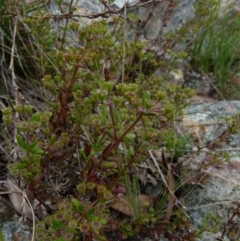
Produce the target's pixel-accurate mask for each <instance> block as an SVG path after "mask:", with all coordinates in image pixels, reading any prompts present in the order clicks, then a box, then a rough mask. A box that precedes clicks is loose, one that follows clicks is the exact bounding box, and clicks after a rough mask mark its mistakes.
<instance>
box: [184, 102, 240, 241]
mask: <svg viewBox="0 0 240 241" xmlns="http://www.w3.org/2000/svg"><path fill="white" fill-rule="evenodd" d="M239 113H240V102H239V101H218V102H215V103H213V104H210V105H209V104H199V105H193V106H189V107H188V108H186V110H185V116H184V118H183V122H182V123H183V129H184V131H186V132H188V133H190V134H191V135H192V136H195V137H197V138H196V140H197V141H198V143H200V146H204V145H206V143H207V142H210V143H211V142H214V141H215V140H217V139H218V138H220V137H221V136H222V135H223V133H226V131H227V130H228V126H229V123H227V122H226V119H225V117H233V116H235V115H237V114H239ZM239 137H240V131H239V130H238V132H237V133H236V134H231V133H229V135H228V138H227V140H226V141H225V140H224V139H223V140H221V145H219V146H218V145H216V146H212V147H211V150H210V149H208V148H205V149H202V150H200V155H199V154H197V153H198V152H195V153H193V154H192V155H191V157H189V160H188V165H189V166H190V167H191V170H193V171H192V177H193V179H194V178H195V180H196V179H197V181H195V184H187V185H184V186H183V192H182V196H181V201H182V202H183V203H184V205H185V207H186V210H187V213H188V214H189V216H190V218H191V221H192V223H193V225H194V227H196V228H197V229H200V228H201V227H202V225H203V220H204V219H206V218H209V217H210V216H211V215H212V216H215V217H216V219H215V220H211V221H209V225H208V228H209V230H208V231H207V232H204V233H203V237H202V238H201V239H199V241H200V240H203V241H205V240H206V241H207V240H209V241H212V240H216V238H217V237H218V238H220V237H221V235H222V233H223V229H224V227H225V225H226V224H227V223H228V220H229V218H230V216H231V213H233V212H234V210H235V209H236V207H237V204H238V203H239V200H240V149H239V148H238V146H239V144H238V143H239V140H240V139H239ZM220 151H225V152H226V153H227V154H228V155H229V160H228V161H227V160H225V157H224V155H223V153H221V154H218V161H215V162H214V158H212V155H210V153H220ZM216 160H217V159H216ZM185 164H187V162H186V163H185ZM208 164H209V165H208ZM204 165H205V166H204ZM194 170H195V172H194ZM199 170H201V171H199ZM189 173H190V172H189V170H188V171H187V173H186V177H188V178H189ZM183 176H184V175H183ZM186 182H188V183H190V182H191V181H189V180H188V181H187V180H186ZM196 184H199V185H196ZM209 215H210V216H209ZM216 220H217V221H216ZM239 221H240V220H239V217H238V216H236V217H235V218H234V220H233V221H232V223H231V224H229V226H228V228H227V231H226V233H225V235H224V240H226V241H227V240H231V239H230V238H229V236H230V234H229V232H230V230H231V229H232V228H233V226H234V225H237V223H238V222H239ZM214 222H215V224H216V225H215V226H214ZM211 225H212V226H211Z"/></svg>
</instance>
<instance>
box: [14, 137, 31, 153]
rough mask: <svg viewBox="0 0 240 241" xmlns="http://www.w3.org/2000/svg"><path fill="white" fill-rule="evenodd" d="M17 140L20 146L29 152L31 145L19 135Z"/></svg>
mask: <svg viewBox="0 0 240 241" xmlns="http://www.w3.org/2000/svg"><path fill="white" fill-rule="evenodd" d="M16 138H17V142H18V144H19V146H21V147H22V148H23V149H24V150H26V151H28V150H29V145H28V144H27V143H26V142H25V141H24V140H23V138H22V137H21V136H20V135H19V134H17V135H16Z"/></svg>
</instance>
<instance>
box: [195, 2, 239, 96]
mask: <svg viewBox="0 0 240 241" xmlns="http://www.w3.org/2000/svg"><path fill="white" fill-rule="evenodd" d="M196 9H197V16H196V17H195V18H194V20H193V21H194V23H193V22H192V24H193V25H194V27H193V30H194V29H195V31H194V32H195V37H194V38H193V41H192V44H191V45H190V46H191V51H190V57H191V64H192V66H193V68H194V69H195V70H198V71H199V70H201V71H203V72H204V73H209V72H211V73H213V74H214V76H215V78H216V87H217V88H218V89H219V90H220V92H221V93H222V94H223V96H224V97H226V98H228V99H230V98H236V97H237V96H236V92H238V91H239V84H238V81H237V79H236V77H234V76H236V75H237V74H238V73H239V66H238V59H239V51H240V44H239V37H240V32H239V27H238V26H239V23H240V19H239V14H234V12H233V10H232V6H230V7H229V8H228V9H225V11H224V12H223V13H222V14H221V15H220V13H219V11H220V1H215V0H211V1H198V2H197V3H196ZM206 9H208V10H207V11H206ZM209 9H210V10H209ZM196 22H197V24H196ZM190 24H191V23H190Z"/></svg>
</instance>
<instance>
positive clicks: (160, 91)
mask: <svg viewBox="0 0 240 241" xmlns="http://www.w3.org/2000/svg"><path fill="white" fill-rule="evenodd" d="M70 10H71V7H70V8H69V12H70ZM38 14H40V15H38ZM41 16H42V12H41V11H39V12H38V11H33V13H32V14H31V15H27V14H26V15H24V18H23V19H22V20H21V23H22V26H25V30H26V29H27V31H29V32H27V33H26V34H27V36H28V37H29V42H27V43H28V44H31V43H33V40H32V39H34V46H37V50H39V52H36V55H37V54H38V53H41V55H40V57H39V56H38V57H37V58H36V59H37V60H36V62H34V68H35V69H41V74H40V75H38V76H37V77H42V78H41V83H38V84H39V85H41V86H42V87H43V88H44V90H45V91H48V95H49V96H50V97H49V99H48V98H46V99H45V102H46V107H45V110H43V111H36V109H35V107H34V106H32V105H30V104H28V105H26V104H22V103H16V104H15V105H14V106H13V107H8V108H5V109H3V110H2V111H3V120H4V122H5V123H6V124H12V125H13V127H14V129H15V130H16V136H15V137H16V140H17V144H18V145H19V147H21V152H18V153H17V154H18V159H17V160H15V162H13V163H11V164H9V165H8V169H9V172H10V174H11V175H12V176H14V177H19V176H21V177H22V179H23V180H24V182H25V184H26V188H27V192H28V194H29V196H31V197H34V199H36V200H38V202H39V205H38V207H37V212H38V216H39V218H40V219H41V221H39V222H38V223H37V224H36V239H37V240H58V241H61V240H93V239H95V240H107V238H106V235H105V232H106V231H108V230H113V229H114V230H117V231H118V232H119V235H120V237H122V238H126V237H129V236H133V235H134V234H135V233H137V232H139V231H140V230H141V229H142V228H144V229H149V230H152V229H156V230H158V231H156V232H157V234H160V233H164V232H166V231H169V232H170V231H173V230H172V229H171V225H170V223H171V222H172V221H171V220H170V217H171V216H172V213H173V212H175V211H174V210H173V205H174V204H173V202H172V201H173V196H174V194H173V193H174V186H170V188H169V187H165V188H163V190H164V191H163V192H162V193H161V194H160V195H158V196H157V197H152V198H150V200H148V201H146V200H145V199H144V201H142V203H141V202H140V201H139V199H138V198H140V194H141V192H140V187H139V180H138V179H137V174H138V172H139V169H138V166H139V165H140V164H142V163H143V162H144V161H145V160H146V159H147V158H148V156H149V154H148V151H149V150H154V149H156V150H157V149H159V148H160V147H164V146H166V148H168V149H170V150H171V151H172V150H173V149H174V148H175V144H174V143H173V141H172V139H175V141H176V143H177V146H180V147H182V146H184V144H183V143H182V141H181V140H183V142H184V143H186V138H182V139H181V138H178V137H177V136H176V135H174V134H173V131H172V129H173V125H174V121H176V120H180V119H181V116H182V114H183V109H184V108H185V107H186V100H187V99H188V98H189V97H191V96H192V95H193V91H191V90H190V89H182V88H181V86H177V85H172V84H164V82H163V79H162V78H160V77H156V76H155V75H154V74H153V73H152V72H151V71H147V72H146V73H145V72H144V71H143V69H144V68H143V67H144V63H148V64H150V65H151V66H153V67H154V68H156V67H161V61H159V62H156V60H155V59H154V58H153V54H152V53H151V52H147V51H146V50H145V49H146V46H145V44H144V43H142V42H141V41H134V42H133V41H128V40H127V39H125V34H124V24H125V22H124V21H126V20H124V19H122V18H114V24H113V26H114V27H112V28H109V25H108V23H107V21H105V20H99V21H95V22H93V23H92V24H89V25H87V26H82V25H80V24H79V23H78V22H74V21H69V22H68V21H67V22H66V26H65V27H64V29H63V31H62V38H60V39H57V38H56V36H55V35H54V34H53V33H52V32H51V26H50V22H49V21H47V20H49V16H48V15H47V16H46V18H42V17H41ZM26 26H27V28H26ZM40 26H44V28H42V27H40ZM40 30H41V31H40ZM68 33H71V34H72V35H73V36H74V37H75V41H76V42H75V44H74V45H73V44H71V43H70V42H69V36H68ZM30 37H31V39H30ZM14 44H15V43H14ZM32 46H33V45H32ZM34 49H35V48H34ZM25 54H26V55H27V56H28V52H26V53H25ZM23 56H25V55H23ZM10 57H12V56H10ZM28 57H30V56H28ZM30 58H32V57H30ZM25 60H26V61H28V60H27V59H25ZM133 60H134V61H133ZM164 66H165V64H164ZM41 75H42V76H41ZM16 91H18V90H16ZM169 136H170V137H171V138H169ZM177 155H179V154H176V156H177ZM172 158H173V157H172ZM159 162H161V160H159ZM162 162H164V163H162V164H160V165H162V166H163V167H164V172H163V175H164V176H166V177H167V176H168V175H170V171H169V170H170V169H168V167H169V166H168V164H167V162H168V160H167V159H166V158H165V157H164V154H163V155H162ZM168 178H169V177H168ZM173 179H174V177H173V176H171V181H173ZM120 195H122V196H127V199H124V200H125V203H127V205H128V206H130V210H131V212H130V215H125V216H124V217H115V216H114V211H113V209H114V205H115V204H116V203H118V200H119V198H118V196H120ZM169 208H170V209H169ZM45 212H46V213H45ZM181 212H182V209H181V208H179V209H178V210H177V211H176V213H177V214H176V215H175V216H176V217H177V219H175V220H177V221H176V223H175V229H179V234H178V235H180V233H181V231H182V229H181V227H183V224H182V222H183V221H184V218H183V216H181V215H180V213H181ZM173 220H174V218H173ZM173 222H174V221H173ZM185 222H186V225H187V223H188V220H185ZM180 225H181V227H180ZM156 227H157V228H156ZM172 235H173V234H172Z"/></svg>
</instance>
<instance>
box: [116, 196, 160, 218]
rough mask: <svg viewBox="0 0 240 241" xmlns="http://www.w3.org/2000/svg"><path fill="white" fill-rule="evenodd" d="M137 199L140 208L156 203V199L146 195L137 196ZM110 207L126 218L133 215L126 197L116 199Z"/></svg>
mask: <svg viewBox="0 0 240 241" xmlns="http://www.w3.org/2000/svg"><path fill="white" fill-rule="evenodd" d="M137 198H138V202H139V205H140V207H142V208H144V207H146V204H150V205H153V204H154V202H155V201H156V198H154V197H151V196H148V195H139V196H138V197H137ZM147 206H149V205H147ZM111 207H112V208H113V209H115V210H117V211H118V212H121V213H123V214H125V215H127V216H132V214H133V211H132V210H131V205H130V202H129V200H128V197H126V196H122V197H121V198H117V199H116V201H115V202H114V203H113V204H112V205H111Z"/></svg>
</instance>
